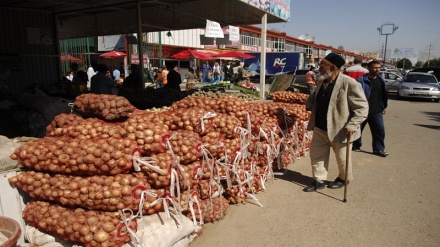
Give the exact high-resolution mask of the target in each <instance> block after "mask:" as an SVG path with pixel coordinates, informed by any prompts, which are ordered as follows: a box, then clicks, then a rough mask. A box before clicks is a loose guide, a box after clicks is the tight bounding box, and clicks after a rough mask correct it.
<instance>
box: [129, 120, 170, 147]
mask: <svg viewBox="0 0 440 247" xmlns="http://www.w3.org/2000/svg"><path fill="white" fill-rule="evenodd" d="M155 116H156V115H155V114H153V113H148V114H136V115H133V116H130V117H129V118H128V119H127V120H126V121H125V122H123V123H122V127H123V128H124V129H125V130H126V131H127V132H128V137H127V138H128V139H129V140H132V141H135V142H136V143H137V145H138V146H139V148H140V149H141V153H142V154H143V155H149V154H152V153H158V152H165V150H166V146H164V145H162V144H161V143H162V142H163V141H162V140H163V139H164V138H165V135H168V134H169V128H168V126H167V125H165V124H163V123H162V122H161V121H160V120H159V119H157V118H155Z"/></svg>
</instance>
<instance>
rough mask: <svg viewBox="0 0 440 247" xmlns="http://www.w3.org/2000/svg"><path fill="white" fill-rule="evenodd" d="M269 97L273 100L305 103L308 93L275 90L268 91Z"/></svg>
mask: <svg viewBox="0 0 440 247" xmlns="http://www.w3.org/2000/svg"><path fill="white" fill-rule="evenodd" d="M270 97H271V98H272V100H273V101H274V102H284V103H292V104H305V103H306V101H307V99H308V98H309V95H308V94H303V93H298V92H290V91H276V92H273V93H270Z"/></svg>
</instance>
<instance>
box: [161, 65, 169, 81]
mask: <svg viewBox="0 0 440 247" xmlns="http://www.w3.org/2000/svg"><path fill="white" fill-rule="evenodd" d="M168 73H170V72H169V71H168V69H167V66H166V65H163V66H162V85H163V86H165V85H167V84H168Z"/></svg>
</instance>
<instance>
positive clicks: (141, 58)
mask: <svg viewBox="0 0 440 247" xmlns="http://www.w3.org/2000/svg"><path fill="white" fill-rule="evenodd" d="M137 18H138V34H137V35H138V51H139V66H140V67H141V68H140V69H141V74H140V75H139V76H140V77H141V82H142V87H144V46H143V44H144V37H143V35H142V16H141V2H138V3H137Z"/></svg>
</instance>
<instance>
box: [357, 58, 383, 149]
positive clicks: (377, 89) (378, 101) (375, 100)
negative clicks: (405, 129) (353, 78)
mask: <svg viewBox="0 0 440 247" xmlns="http://www.w3.org/2000/svg"><path fill="white" fill-rule="evenodd" d="M380 68H381V66H380V62H378V61H371V62H369V63H368V74H366V75H364V76H362V77H360V78H358V79H357V81H358V82H360V83H361V85H362V88H363V89H364V92H365V96H366V98H367V100H368V105H369V111H368V117H367V120H365V121H364V122H363V123H362V124H361V136H362V131H363V130H364V128H365V125H367V123H368V125H369V126H370V130H371V136H372V139H373V144H372V145H373V154H375V155H378V156H380V157H386V156H387V155H388V153H386V152H385V126H384V122H383V115H384V114H385V112H386V108H387V106H388V92H387V91H386V88H385V81H384V80H383V79H382V78H381V77H380V76H379V75H378V74H379V72H380ZM361 146H362V137H359V139H357V140H356V141H354V142H353V151H360V150H361Z"/></svg>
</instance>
